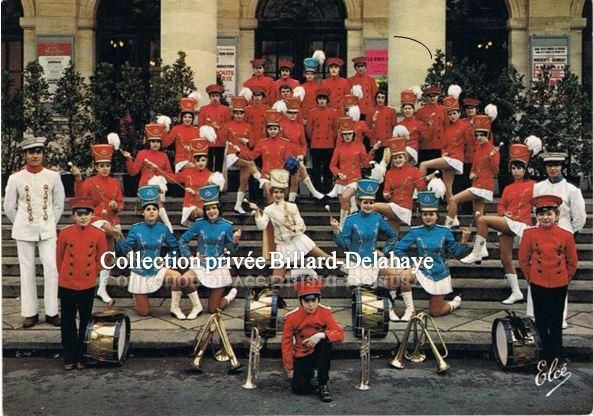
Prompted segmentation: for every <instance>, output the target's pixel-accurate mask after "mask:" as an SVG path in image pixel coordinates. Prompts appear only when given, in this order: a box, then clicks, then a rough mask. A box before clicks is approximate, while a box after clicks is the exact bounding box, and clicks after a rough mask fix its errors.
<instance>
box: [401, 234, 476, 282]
mask: <svg viewBox="0 0 593 416" xmlns="http://www.w3.org/2000/svg"><path fill="white" fill-rule="evenodd" d="M413 245H416V247H417V249H418V257H432V259H433V263H432V268H431V269H426V268H424V267H420V270H421V271H422V274H424V275H425V276H426V277H428V278H430V279H432V280H434V281H435V282H438V281H439V280H442V279H444V278H445V277H447V276H449V275H450V272H449V266H447V259H448V258H451V257H452V258H456V259H460V258H462V257H464V256H465V255H466V254H467V253H468V252H469V250H470V248H469V247H468V245H467V244H461V243H458V242H457V241H455V237H453V233H452V232H451V230H449V229H448V228H447V227H443V226H442V225H434V226H433V227H428V226H426V225H421V226H419V227H412V228H411V229H410V231H409V232H408V233H407V234H406V235H405V236H404V238H402V239H401V240H400V241H399V242H398V243H397V244H396V245H395V250H394V252H395V255H396V256H398V257H400V258H401V259H404V258H406V257H408V256H409V254H408V251H409V249H410V248H411V247H412V246H413Z"/></svg>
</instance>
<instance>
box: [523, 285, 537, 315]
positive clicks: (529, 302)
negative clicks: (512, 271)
mask: <svg viewBox="0 0 593 416" xmlns="http://www.w3.org/2000/svg"><path fill="white" fill-rule="evenodd" d="M525 316H526V317H528V318H535V315H534V314H533V298H532V297H531V286H529V285H528V286H527V308H526V309H525Z"/></svg>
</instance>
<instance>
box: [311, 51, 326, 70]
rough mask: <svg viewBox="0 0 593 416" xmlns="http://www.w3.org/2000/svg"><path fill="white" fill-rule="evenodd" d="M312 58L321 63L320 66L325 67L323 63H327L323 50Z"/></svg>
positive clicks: (316, 52)
mask: <svg viewBox="0 0 593 416" xmlns="http://www.w3.org/2000/svg"><path fill="white" fill-rule="evenodd" d="M312 58H313V59H315V60H316V61H317V62H319V66H323V63H324V62H325V52H323V51H322V50H316V51H315V52H313V56H312Z"/></svg>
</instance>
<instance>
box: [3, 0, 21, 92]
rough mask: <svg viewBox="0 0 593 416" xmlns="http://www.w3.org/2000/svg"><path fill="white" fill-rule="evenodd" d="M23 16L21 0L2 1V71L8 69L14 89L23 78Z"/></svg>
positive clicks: (19, 84)
mask: <svg viewBox="0 0 593 416" xmlns="http://www.w3.org/2000/svg"><path fill="white" fill-rule="evenodd" d="M21 17H23V7H22V5H21V2H20V0H6V1H3V2H2V71H3V72H4V71H7V72H8V76H9V77H10V81H11V82H12V85H11V88H12V89H13V90H14V89H15V88H18V87H20V86H21V84H22V80H23V29H21V25H20V23H19V19H20V18H21Z"/></svg>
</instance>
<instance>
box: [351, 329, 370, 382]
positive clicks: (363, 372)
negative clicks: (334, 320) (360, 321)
mask: <svg viewBox="0 0 593 416" xmlns="http://www.w3.org/2000/svg"><path fill="white" fill-rule="evenodd" d="M370 375H371V331H370V329H368V328H362V340H361V343H360V383H359V384H358V385H356V386H354V387H355V388H356V389H358V390H369V389H370V386H369V379H370Z"/></svg>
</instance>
